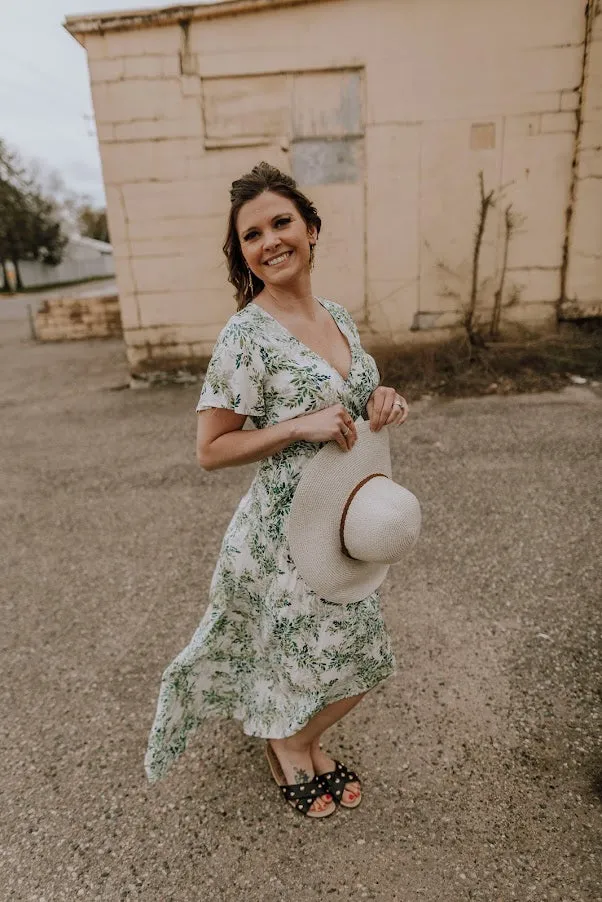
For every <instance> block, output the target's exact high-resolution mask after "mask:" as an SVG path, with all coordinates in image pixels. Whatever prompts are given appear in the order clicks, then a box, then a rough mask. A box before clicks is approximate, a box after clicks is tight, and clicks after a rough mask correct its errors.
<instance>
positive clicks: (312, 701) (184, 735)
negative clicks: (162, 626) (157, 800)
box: [145, 299, 395, 782]
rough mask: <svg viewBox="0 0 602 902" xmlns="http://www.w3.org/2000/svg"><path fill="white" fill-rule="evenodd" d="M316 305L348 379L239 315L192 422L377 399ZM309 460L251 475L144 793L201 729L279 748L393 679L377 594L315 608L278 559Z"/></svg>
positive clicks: (372, 378) (363, 360)
mask: <svg viewBox="0 0 602 902" xmlns="http://www.w3.org/2000/svg"><path fill="white" fill-rule="evenodd" d="M319 300H320V303H321V304H322V305H323V306H324V307H325V309H326V310H328V311H329V312H330V314H331V315H332V317H333V318H334V320H335V322H336V324H337V325H338V327H339V329H340V330H341V331H342V333H343V334H344V335H345V336H346V338H347V339H348V341H349V345H350V348H351V352H352V363H351V369H350V372H349V375H348V378H347V379H343V377H342V376H341V375H340V373H338V372H337V371H336V370H335V369H333V367H331V366H330V365H329V364H328V363H327V362H326V361H325V360H324V359H323V358H322V357H320V356H319V355H318V354H316V353H314V352H313V351H311V350H310V349H309V348H308V347H306V346H305V345H304V344H302V343H301V342H300V341H298V339H296V338H295V337H294V336H293V335H291V333H290V332H289V331H288V330H287V329H286V328H285V327H284V326H282V325H281V324H280V323H278V321H277V320H276V319H274V318H273V317H272V316H271V315H270V314H269V313H267V312H266V311H265V310H263V309H262V308H261V307H259V306H258V305H257V304H255V303H251V304H248V305H247V306H246V307H245V308H244V309H243V310H240V311H239V312H238V313H236V314H234V316H232V317H231V318H230V320H229V321H228V323H227V324H226V326H225V327H224V329H223V330H222V332H221V333H220V335H219V337H218V340H217V342H216V345H215V348H214V352H213V356H212V358H211V361H210V363H209V367H208V369H207V374H206V377H205V382H204V384H203V388H202V391H201V397H200V400H199V403H198V406H197V410H205V409H207V408H210V407H218V408H226V409H228V410H234V411H236V413H240V414H246V415H248V416H249V417H250V418H251V420H252V421H253V423H254V425H255V426H256V427H257V428H259V429H262V428H264V427H266V426H271V425H273V424H275V423H279V422H282V421H283V420H287V419H290V418H292V417H296V416H299V415H301V414H305V413H308V412H310V411H315V410H320V409H321V408H324V407H329V406H331V405H332V404H336V403H338V402H340V403H342V404H343V405H344V406H345V407H346V408H347V410H348V411H349V412H350V413H351V415H352V416H353V418H354V419H356V418H357V417H359V416H361V415H362V413H363V412H364V409H365V406H366V402H367V401H368V398H369V397H370V395H371V393H372V391H373V390H374V389H375V388H376V386H377V385H378V381H379V374H378V370H377V367H376V364H375V362H374V360H373V358H372V357H371V356H370V355H369V354H367V353H366V352H365V351H364V350H363V348H362V346H361V344H360V339H359V334H358V331H357V329H356V327H355V324H354V322H353V320H352V319H351V316H350V315H349V313H348V312H347V311H346V310H345V308H344V307H341V306H340V305H339V304H335V303H333V302H332V301H327V300H324V299H319ZM320 447H321V445H320V444H318V443H312V442H305V441H299V442H295V443H294V444H292V445H289V446H288V447H287V448H285V449H284V450H283V451H279V452H278V453H276V454H273V455H272V456H271V457H268V458H266V459H265V460H263V461H261V462H260V464H259V467H258V470H257V473H256V475H255V478H254V480H253V482H252V484H251V487H250V489H249V491H248V492H247V493H246V495H245V496H244V497H243V499H242V500H241V502H240V504H239V506H238V508H237V510H236V512H235V514H234V516H233V518H232V520H231V522H230V525H229V526H228V529H227V531H226V535H225V536H224V540H223V543H222V547H221V551H220V554H219V558H218V561H217V565H216V568H215V571H214V574H213V579H212V581H211V589H210V603H209V606H208V608H207V610H206V612H205V615H204V616H203V619H202V620H201V623H200V624H199V626H198V628H197V630H196V632H195V633H194V635H193V637H192V640H191V642H190V644H189V645H188V646H187V647H186V648H185V649H184V650H183V651H182V652H181V653H180V654H179V655H178V656H177V657H176V658H175V659H174V661H172V663H171V664H170V665H169V666H168V667H167V669H166V670H165V673H164V674H163V679H162V682H161V690H160V695H159V701H158V706H157V713H156V717H155V721H154V724H153V728H152V731H151V734H150V738H149V745H148V750H147V754H146V758H145V766H146V772H147V775H148V778H149V779H150V780H151V781H153V782H154V781H155V780H159V779H161V778H162V777H163V776H164V775H165V774H166V772H167V770H168V769H169V767H170V766H171V764H172V763H173V762H174V761H175V760H176V758H178V757H179V755H181V754H182V752H183V751H184V749H185V748H186V745H187V741H188V739H189V738H190V735H191V733H192V731H194V730H195V729H196V728H197V727H198V726H199V724H201V723H202V721H203V720H205V719H206V718H208V717H214V716H220V717H229V718H235V719H237V720H240V721H241V722H242V725H243V729H244V732H245V733H247V734H248V735H250V736H259V737H263V738H274V739H277V738H282V737H285V736H291V735H292V734H293V733H296V732H298V730H300V729H301V728H302V727H303V726H304V725H305V724H306V723H307V721H308V720H309V719H310V718H311V717H313V716H314V715H315V714H317V713H318V712H319V711H320V710H321V709H322V708H324V707H325V706H326V705H329V704H330V703H331V702H335V701H339V700H340V699H342V698H347V697H348V696H352V695H357V694H358V693H360V692H364V691H366V690H368V689H370V688H371V687H373V686H374V685H376V684H377V683H379V682H380V681H381V680H384V679H385V678H386V677H388V676H390V675H391V673H393V671H394V666H395V662H394V658H393V654H392V651H391V643H390V639H389V636H388V633H387V630H386V627H385V624H384V621H383V618H382V615H381V612H380V608H379V599H378V594H377V593H376V592H374V593H372V594H371V595H369V596H368V597H367V598H365V599H363V600H362V601H360V602H358V603H356V604H350V605H339V604H332V603H329V602H327V601H324V600H323V599H321V598H320V597H319V596H317V595H316V593H315V592H313V591H312V590H311V589H310V588H309V587H308V586H307V584H306V583H305V582H304V581H303V579H302V578H301V576H300V575H299V574H298V573H297V570H296V568H295V565H294V563H293V561H292V559H291V556H290V553H289V547H288V541H287V518H288V515H289V511H290V505H291V500H292V497H293V493H294V491H295V487H296V485H297V482H298V480H299V478H300V476H301V472H302V470H303V467H304V466H305V464H306V463H307V462H308V461H309V460H310V459H311V458H312V457H313V455H314V454H316V452H317V451H318V450H319V449H320ZM309 528H311V527H309Z"/></svg>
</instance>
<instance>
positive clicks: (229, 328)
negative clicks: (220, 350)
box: [218, 304, 255, 342]
mask: <svg viewBox="0 0 602 902" xmlns="http://www.w3.org/2000/svg"><path fill="white" fill-rule="evenodd" d="M254 325H255V317H254V311H253V309H252V308H251V307H250V305H249V304H247V306H246V307H243V308H242V309H241V310H237V311H236V313H233V314H232V316H230V317H229V318H228V319H227V320H226V323H225V325H224V326H223V327H222V329H221V330H220V333H219V335H218V341H221V342H227V341H228V340H232V339H234V340H235V339H238V338H240V336H242V335H246V336H247V337H248V336H249V335H250V334H251V332H253V331H254V330H253V329H252V326H254Z"/></svg>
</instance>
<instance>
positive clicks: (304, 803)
mask: <svg viewBox="0 0 602 902" xmlns="http://www.w3.org/2000/svg"><path fill="white" fill-rule="evenodd" d="M280 791H281V792H282V795H283V796H284V798H285V799H286V800H287V801H288V802H294V803H295V806H296V807H297V808H298V809H299V810H300V811H303V813H304V814H305V813H306V812H307V811H308V810H309V809H310V808H311V806H312V805H313V803H314V802H315V801H316V799H319V798H320V797H321V796H323V795H326V793H327V792H328V787H327V785H326V782H325V781H324V778H323V777H321V776H320V777H318V776H314V777H313V778H312V779H311V780H308V782H307V783H291V784H289V785H288V786H281V787H280Z"/></svg>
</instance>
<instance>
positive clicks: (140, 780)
mask: <svg viewBox="0 0 602 902" xmlns="http://www.w3.org/2000/svg"><path fill="white" fill-rule="evenodd" d="M0 345H1V347H0V352H1V354H2V359H3V363H4V366H3V378H2V380H1V382H0V416H1V420H0V443H1V446H2V459H3V462H4V463H3V479H2V517H0V533H1V535H0V542H1V547H2V550H3V559H4V563H5V564H6V571H5V573H4V577H3V580H2V582H3V590H4V603H3V607H4V610H3V614H2V622H3V627H2V631H1V634H0V643H1V655H2V668H3V678H2V680H1V682H0V698H1V707H0V717H1V719H2V732H1V734H0V735H1V736H2V768H1V775H0V811H1V817H2V823H3V840H2V844H1V847H0V874H1V875H2V878H1V881H0V899H2V900H7V902H8V900H10V902H33V900H38V902H41V900H45V902H59V900H66V902H67V900H68V902H74V900H77V899H80V898H82V899H84V900H86V902H89V900H109V902H117V900H141V902H166V900H175V902H196V900H211V902H214V900H215V902H222V900H223V902H240V900H243V899H244V900H245V902H300V900H313V899H316V900H317V899H320V900H322V899H333V900H336V899H340V900H346V902H347V900H352V902H355V900H364V899H372V900H382V902H424V900H428V902H464V900H466V902H468V900H471V902H510V900H518V902H550V900H558V902H595V900H600V899H602V891H601V890H600V887H601V886H602V882H601V877H602V874H601V870H600V841H601V839H602V831H601V826H602V818H601V811H600V808H601V805H600V790H601V771H602V768H601V766H600V765H601V761H600V752H599V745H597V744H598V743H599V740H600V719H599V718H600V709H599V707H598V703H597V700H596V693H597V691H598V689H599V685H600V671H601V666H600V638H599V637H600V629H599V628H600V620H601V616H602V615H601V610H600V604H599V602H600V597H599V586H600V581H599V577H600V574H599V571H598V561H599V554H600V526H599V507H598V503H599V497H600V476H599V474H600V467H599V452H600V447H599V437H600V425H601V420H602V402H601V398H600V396H599V395H596V394H595V393H593V392H592V391H591V390H589V389H587V388H583V387H577V386H574V387H572V388H571V389H570V390H568V391H566V392H564V393H563V394H559V395H539V396H531V397H519V398H509V397H488V398H485V399H479V400H470V399H469V400H462V401H445V402H444V401H439V400H437V399H433V400H431V401H429V402H421V403H418V404H416V405H414V408H413V410H412V417H411V422H410V423H409V424H408V426H407V427H404V429H403V430H401V431H398V432H397V433H395V437H394V441H393V446H394V470H395V472H396V473H397V474H398V476H399V477H400V478H401V479H402V480H403V481H404V482H405V483H406V484H407V485H408V486H410V487H411V488H412V489H413V490H414V491H415V492H416V493H417V494H418V496H419V497H420V498H421V500H422V503H423V509H424V532H423V536H422V538H421V542H420V545H419V549H418V551H417V553H416V554H415V556H414V557H413V559H412V560H411V561H408V562H407V564H406V565H405V566H396V567H395V568H393V569H392V572H391V575H390V578H389V579H388V581H387V583H386V585H385V589H384V592H383V607H384V612H385V615H386V618H387V621H388V623H389V626H390V629H391V633H392V636H393V641H394V645H395V648H396V653H397V659H398V672H397V674H396V676H395V677H393V678H391V679H390V680H389V681H387V682H386V683H385V684H384V685H382V686H380V687H379V688H378V689H376V690H374V691H373V693H372V694H371V696H370V697H369V700H367V701H365V702H364V703H363V704H362V705H360V706H359V707H358V708H357V709H355V711H354V712H352V714H351V715H350V716H349V717H348V718H347V719H346V720H345V721H343V723H342V724H340V725H339V726H337V727H336V728H334V729H333V730H332V732H331V736H330V744H329V747H330V749H331V751H332V752H334V753H336V754H337V756H340V757H341V758H342V759H343V760H344V761H346V762H348V763H349V764H350V765H351V766H353V767H354V768H356V769H357V770H358V771H359V773H360V774H361V775H362V777H363V780H364V791H365V799H364V801H363V803H362V805H361V807H360V808H359V809H358V810H357V811H342V812H340V813H338V814H336V815H335V816H334V817H332V818H330V819H328V820H325V821H322V822H312V821H309V820H303V819H302V818H300V817H298V816H297V815H296V814H295V812H293V811H291V810H289V809H287V808H286V806H285V805H284V804H283V802H282V801H281V799H280V798H279V794H278V792H277V791H276V789H275V786H274V784H273V782H272V781H271V779H270V777H269V774H268V770H267V766H266V763H265V760H264V757H263V749H262V744H261V742H260V741H258V740H254V739H251V738H248V737H245V736H243V734H242V733H241V731H240V729H239V728H238V726H237V725H236V724H234V723H230V722H221V721H220V722H211V723H208V724H206V725H205V726H204V727H203V729H202V730H200V731H199V732H198V734H197V737H196V739H195V741H194V742H193V743H192V745H191V748H190V749H189V751H188V752H187V753H186V755H185V756H184V757H183V758H182V759H181V760H180V761H179V762H178V764H177V765H176V766H175V767H174V769H173V770H172V772H171V774H170V776H169V777H168V779H166V780H165V781H163V782H162V783H159V784H157V785H156V786H154V787H150V786H149V785H148V784H147V782H146V780H145V776H144V773H143V767H142V760H143V754H144V750H145V745H146V738H147V734H148V730H149V728H150V725H151V722H152V718H153V715H154V708H155V702H156V697H157V690H158V685H159V678H160V674H161V671H162V669H163V667H164V666H165V664H166V663H167V662H168V661H169V660H170V659H171V657H172V656H173V655H174V654H175V653H176V652H177V651H179V650H180V648H182V647H183V645H184V644H185V643H186V642H187V641H188V640H189V638H190V636H191V634H192V632H193V630H194V629H195V627H196V625H197V623H198V621H199V619H200V617H201V615H202V612H203V610H204V607H205V604H206V598H207V591H208V587H209V580H210V577H211V571H212V567H213V563H214V561H215V558H216V555H217V552H218V547H219V543H220V540H221V537H222V535H223V531H224V528H225V526H226V523H227V521H228V519H229V517H230V515H231V513H232V511H233V509H234V507H235V505H236V503H237V500H238V499H239V497H240V496H241V494H242V492H243V491H244V489H245V487H246V486H247V485H248V483H249V481H250V479H251V477H252V472H253V468H252V467H247V468H242V469H238V470H228V471H223V472H215V473H203V472H202V471H201V470H199V469H198V467H197V466H196V465H195V463H194V458H193V432H194V413H193V407H194V402H195V400H196V394H197V388H196V387H195V386H178V387H166V388H157V389H149V390H148V391H138V392H133V391H127V390H123V391H117V390H114V389H116V388H118V387H119V386H121V385H123V384H125V383H126V382H127V371H126V366H125V360H124V353H123V347H122V344H121V343H120V342H115V341H108V342H106V341H105V342H103V341H96V342H77V343H74V344H68V343H62V344H56V345H37V344H34V343H32V342H30V341H28V340H27V335H26V330H24V328H23V324H22V323H13V324H12V325H11V326H10V328H9V327H7V326H6V324H4V325H2V326H1V327H0Z"/></svg>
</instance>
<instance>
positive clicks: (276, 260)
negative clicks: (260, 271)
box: [268, 251, 292, 266]
mask: <svg viewBox="0 0 602 902" xmlns="http://www.w3.org/2000/svg"><path fill="white" fill-rule="evenodd" d="M291 253H292V252H291V251H287V252H286V253H285V254H280V256H279V257H274V259H273V260H268V266H276V264H277V263H282V261H283V260H286V258H287V257H288V256H289V254H291Z"/></svg>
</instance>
